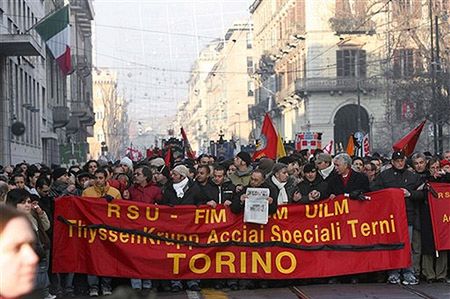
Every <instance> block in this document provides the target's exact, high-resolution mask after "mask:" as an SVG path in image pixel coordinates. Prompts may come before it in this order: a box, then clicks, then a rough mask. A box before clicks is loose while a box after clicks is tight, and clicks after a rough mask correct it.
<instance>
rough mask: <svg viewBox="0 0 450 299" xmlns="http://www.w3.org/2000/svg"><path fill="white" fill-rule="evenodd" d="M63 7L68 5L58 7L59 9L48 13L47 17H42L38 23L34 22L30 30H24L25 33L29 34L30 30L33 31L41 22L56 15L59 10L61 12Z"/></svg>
mask: <svg viewBox="0 0 450 299" xmlns="http://www.w3.org/2000/svg"><path fill="white" fill-rule="evenodd" d="M65 6H68V5H64V6H63V7H59V8H55V9H54V10H52V11H51V12H49V13H48V14H47V15H45V16H43V17H42V18H41V19H40V20H39V21H37V22H36V24H34V25H33V26H31V27H30V28H28V29H27V30H25V33H28V32H30V31H31V30H33V29H34V28H36V27H37V26H39V25H40V24H41V23H42V22H44V21H45V20H46V19H48V18H49V17H51V16H53V15H54V14H55V13H57V12H58V11H59V10H61V9H62V8H64V7H65ZM69 9H70V8H69ZM69 15H70V12H69Z"/></svg>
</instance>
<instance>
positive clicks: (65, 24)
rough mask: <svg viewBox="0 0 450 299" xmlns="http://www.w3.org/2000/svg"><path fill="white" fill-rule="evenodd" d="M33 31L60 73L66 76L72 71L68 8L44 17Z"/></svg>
mask: <svg viewBox="0 0 450 299" xmlns="http://www.w3.org/2000/svg"><path fill="white" fill-rule="evenodd" d="M35 30H36V31H37V33H39V35H40V36H41V37H42V39H43V40H44V41H45V43H46V44H47V47H48V49H49V50H50V52H51V53H52V55H53V57H55V59H56V61H57V62H58V65H59V66H60V68H61V71H62V72H63V73H64V74H65V75H67V74H68V73H70V71H71V70H72V62H71V58H70V46H69V37H70V35H69V33H70V24H69V6H68V5H66V6H64V7H62V8H60V9H59V10H57V11H55V12H54V13H52V14H50V15H49V16H47V17H45V18H44V19H43V20H42V21H41V22H40V23H39V24H38V25H37V26H36V27H35Z"/></svg>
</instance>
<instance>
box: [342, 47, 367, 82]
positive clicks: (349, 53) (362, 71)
mask: <svg viewBox="0 0 450 299" xmlns="http://www.w3.org/2000/svg"><path fill="white" fill-rule="evenodd" d="M336 66H337V69H336V70H337V74H336V75H337V77H358V78H360V77H365V76H366V69H367V65H366V51H365V50H360V49H346V50H338V51H336Z"/></svg>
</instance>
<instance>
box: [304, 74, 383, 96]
mask: <svg viewBox="0 0 450 299" xmlns="http://www.w3.org/2000/svg"><path fill="white" fill-rule="evenodd" d="M358 81H359V88H360V89H363V90H366V91H368V90H374V89H377V88H380V87H381V82H380V81H379V79H378V78H362V79H358V78H355V77H341V78H337V77H329V78H310V79H297V80H296V82H295V89H296V90H297V91H300V92H323V91H329V92H332V91H333V92H334V91H336V92H339V91H357V90H358Z"/></svg>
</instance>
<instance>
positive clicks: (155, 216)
mask: <svg viewBox="0 0 450 299" xmlns="http://www.w3.org/2000/svg"><path fill="white" fill-rule="evenodd" d="M152 211H153V215H152V213H151V212H152ZM145 218H147V220H148V221H156V220H158V218H159V208H150V207H147V208H145Z"/></svg>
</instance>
